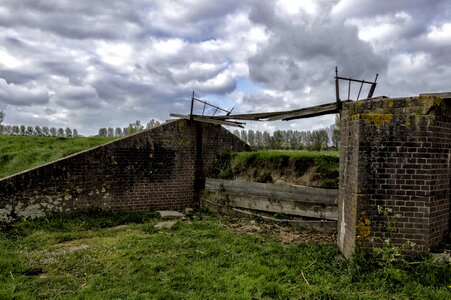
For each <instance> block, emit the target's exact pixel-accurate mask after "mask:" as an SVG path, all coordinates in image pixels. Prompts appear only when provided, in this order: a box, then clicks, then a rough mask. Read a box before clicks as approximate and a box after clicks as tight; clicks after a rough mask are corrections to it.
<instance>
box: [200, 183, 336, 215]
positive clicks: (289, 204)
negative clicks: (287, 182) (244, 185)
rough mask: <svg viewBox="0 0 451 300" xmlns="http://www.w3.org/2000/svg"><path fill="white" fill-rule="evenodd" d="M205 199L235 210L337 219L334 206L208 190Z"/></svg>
mask: <svg viewBox="0 0 451 300" xmlns="http://www.w3.org/2000/svg"><path fill="white" fill-rule="evenodd" d="M205 197H206V198H207V199H210V200H211V201H214V202H216V203H218V204H221V205H225V206H230V207H235V208H244V209H249V210H256V211H265V212H271V213H283V214H287V215H293V216H300V217H309V218H317V219H326V220H337V219H338V213H337V206H336V205H325V204H317V203H308V202H302V201H293V200H286V199H275V198H268V197H265V196H255V195H240V194H234V193H229V192H222V193H221V192H211V191H208V190H206V191H205Z"/></svg>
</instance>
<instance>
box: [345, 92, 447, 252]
mask: <svg viewBox="0 0 451 300" xmlns="http://www.w3.org/2000/svg"><path fill="white" fill-rule="evenodd" d="M340 147H341V148H340V151H341V153H340V191H339V201H338V205H339V222H338V232H339V234H338V245H339V247H340V249H341V251H342V252H343V253H344V255H345V256H346V257H349V256H351V255H352V253H354V252H355V251H356V249H358V248H360V249H361V248H366V247H369V246H370V244H371V243H369V240H370V238H371V237H380V238H388V237H390V236H392V237H393V238H394V242H395V244H397V245H401V244H403V243H405V242H406V241H410V242H413V243H415V246H414V248H413V251H414V252H428V251H429V250H430V249H431V248H433V247H435V246H437V244H438V243H439V242H440V241H441V240H442V239H443V238H444V236H445V235H446V234H447V233H448V232H449V213H450V200H451V191H450V187H451V184H450V183H451V103H450V100H448V99H443V98H440V97H436V96H421V97H410V98H399V99H380V100H373V101H358V102H354V103H348V104H345V105H344V108H343V111H342V121H341V144H340ZM384 212H385V213H384ZM388 220H391V221H394V228H393V229H391V228H388Z"/></svg>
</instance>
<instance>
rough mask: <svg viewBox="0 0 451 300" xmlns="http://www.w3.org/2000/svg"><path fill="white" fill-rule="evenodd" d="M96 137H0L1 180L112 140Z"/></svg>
mask: <svg viewBox="0 0 451 300" xmlns="http://www.w3.org/2000/svg"><path fill="white" fill-rule="evenodd" d="M112 140H113V139H112V138H99V137H89V138H85V137H74V138H70V139H67V138H57V137H37V136H9V135H0V178H2V177H5V176H8V175H12V174H15V173H17V172H20V171H23V170H26V169H29V168H32V167H35V166H38V165H42V164H44V163H47V162H51V161H54V160H57V159H59V158H61V157H64V156H68V155H70V154H73V153H76V152H79V151H82V150H86V149H89V148H92V147H95V146H98V145H100V144H104V143H106V142H109V141H112Z"/></svg>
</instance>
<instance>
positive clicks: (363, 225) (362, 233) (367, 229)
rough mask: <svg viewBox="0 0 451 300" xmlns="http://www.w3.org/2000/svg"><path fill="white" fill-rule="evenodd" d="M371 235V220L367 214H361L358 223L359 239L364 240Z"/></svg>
mask: <svg viewBox="0 0 451 300" xmlns="http://www.w3.org/2000/svg"><path fill="white" fill-rule="evenodd" d="M370 234H371V220H370V219H369V218H368V217H367V216H366V214H365V212H362V213H361V216H360V219H359V220H358V222H357V239H359V240H363V239H365V238H367V237H368V236H369V235H370Z"/></svg>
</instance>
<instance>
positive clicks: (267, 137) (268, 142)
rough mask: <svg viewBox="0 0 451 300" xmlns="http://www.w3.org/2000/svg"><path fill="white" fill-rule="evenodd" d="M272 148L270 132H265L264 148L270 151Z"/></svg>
mask: <svg viewBox="0 0 451 300" xmlns="http://www.w3.org/2000/svg"><path fill="white" fill-rule="evenodd" d="M269 147H271V135H270V134H269V132H268V131H264V132H263V148H265V149H269Z"/></svg>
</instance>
